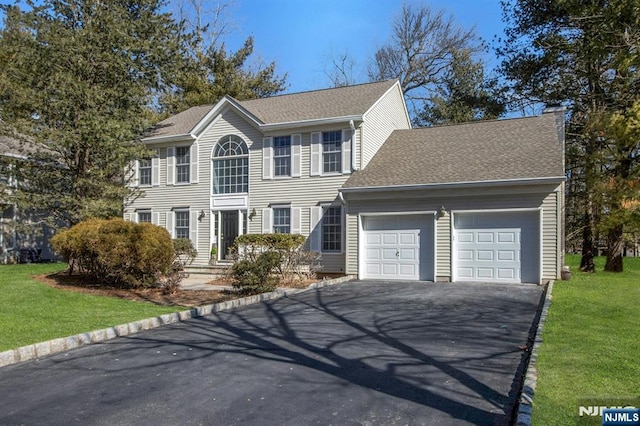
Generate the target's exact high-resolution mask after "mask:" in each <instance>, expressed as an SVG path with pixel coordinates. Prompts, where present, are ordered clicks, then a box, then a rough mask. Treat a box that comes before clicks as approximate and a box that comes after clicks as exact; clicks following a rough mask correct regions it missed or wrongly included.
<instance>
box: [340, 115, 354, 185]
mask: <svg viewBox="0 0 640 426" xmlns="http://www.w3.org/2000/svg"><path fill="white" fill-rule="evenodd" d="M349 127H351V171H354V170H356V126H355V124H353V120H349ZM340 195H341V196H342V194H340Z"/></svg>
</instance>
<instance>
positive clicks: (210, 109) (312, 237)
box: [124, 80, 564, 283]
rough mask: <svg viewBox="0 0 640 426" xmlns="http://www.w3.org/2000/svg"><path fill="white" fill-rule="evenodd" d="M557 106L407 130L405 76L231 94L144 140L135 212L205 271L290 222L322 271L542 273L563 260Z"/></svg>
mask: <svg viewBox="0 0 640 426" xmlns="http://www.w3.org/2000/svg"><path fill="white" fill-rule="evenodd" d="M561 116H562V112H561V111H560V112H556V113H550V114H543V115H542V116H540V117H530V118H521V119H509V120H498V121H489V122H480V123H469V124H462V125H456V126H443V127H436V128H426V129H411V124H410V120H409V116H408V113H407V108H406V105H405V103H404V98H403V93H402V90H401V87H400V85H399V83H398V81H396V80H393V81H385V82H378V83H370V84H363V85H357V86H349V87H341V88H333V89H326V90H318V91H312V92H304V93H294V94H288V95H281V96H274V97H270V98H263V99H255V100H249V101H237V100H235V99H233V98H232V97H228V96H227V97H224V98H223V99H222V100H221V101H220V102H218V103H217V104H216V105H208V106H199V107H194V108H191V109H188V110H186V111H184V112H182V113H179V114H177V115H175V116H173V117H170V118H168V119H167V120H164V121H162V122H160V123H158V125H156V126H155V127H154V128H153V129H152V130H151V131H150V133H149V134H148V135H147V136H146V137H145V138H144V139H142V142H143V143H144V144H146V145H147V146H148V147H149V148H150V149H151V150H152V151H153V152H155V155H154V156H153V157H152V158H149V159H146V160H140V161H138V162H137V164H136V165H135V168H134V169H135V178H134V179H133V184H134V185H136V186H137V187H138V189H139V190H140V191H141V192H142V196H140V197H137V198H135V199H132V200H130V201H129V202H127V203H126V205H125V213H124V214H125V219H129V220H133V221H149V222H153V223H155V224H158V225H161V226H164V227H166V228H167V230H169V232H170V233H171V234H172V236H173V237H175V238H178V237H185V238H190V239H191V240H192V241H193V243H194V245H195V246H196V248H197V250H198V257H197V259H196V261H195V264H201V265H204V264H207V263H209V259H210V256H212V254H211V253H212V250H211V249H212V247H213V248H214V249H215V250H214V251H213V256H214V257H215V258H216V259H217V260H223V259H225V257H226V255H227V253H228V250H229V248H230V247H231V246H232V245H233V241H234V239H235V238H236V237H237V236H238V235H240V234H243V233H271V232H288V233H300V234H302V235H305V236H307V237H308V247H309V248H310V249H311V250H314V251H317V252H320V253H321V255H322V258H321V259H322V260H321V264H322V270H323V271H324V272H336V273H346V274H351V275H356V276H358V277H360V278H371V279H413V280H431V281H433V280H442V281H451V280H453V281H504V282H534V283H540V282H543V281H545V280H549V279H555V278H556V277H557V276H559V272H560V267H561V266H562V252H563V248H562V243H563V242H562V235H563V221H562V217H563V211H562V206H563V185H564V166H563V161H564V160H563V158H564V157H563V151H564V150H563V141H564V139H563V133H564V130H563V128H562V123H563V120H562V117H561Z"/></svg>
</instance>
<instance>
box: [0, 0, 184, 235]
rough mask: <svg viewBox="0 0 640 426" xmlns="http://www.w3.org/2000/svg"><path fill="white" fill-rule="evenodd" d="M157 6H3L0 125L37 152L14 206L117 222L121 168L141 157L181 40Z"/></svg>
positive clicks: (123, 192) (104, 0) (122, 191)
mask: <svg viewBox="0 0 640 426" xmlns="http://www.w3.org/2000/svg"><path fill="white" fill-rule="evenodd" d="M164 6H165V5H164V4H163V2H162V1H160V0H133V1H132V0H44V1H41V2H32V1H28V2H27V3H26V5H23V6H2V11H3V12H4V26H3V28H2V30H1V31H0V120H2V121H3V122H4V124H5V125H10V126H11V127H12V129H13V130H15V131H17V134H19V135H22V136H23V137H24V138H25V139H27V140H28V141H29V143H30V144H32V145H34V146H37V147H38V148H39V149H38V152H37V153H32V154H31V155H30V159H29V161H27V162H24V163H23V164H22V167H21V169H20V170H19V176H18V177H19V179H20V180H21V182H22V185H21V187H20V191H19V198H18V201H19V204H20V206H21V207H22V208H30V207H31V208H37V209H40V210H45V211H48V212H50V213H51V215H52V218H53V219H55V220H56V221H57V222H60V221H63V222H65V223H67V224H74V223H77V222H78V221H80V220H82V219H84V218H87V217H111V216H120V215H121V208H122V200H123V199H124V197H125V196H127V195H130V194H129V189H127V187H126V186H125V185H124V183H125V182H124V180H125V179H126V176H125V173H124V171H125V169H126V167H127V165H128V164H130V162H131V161H132V160H133V159H135V158H140V157H141V156H143V155H144V150H143V149H142V148H141V147H140V145H139V144H137V143H135V140H136V139H137V137H138V135H139V134H141V133H142V131H143V130H144V129H145V128H146V127H148V126H149V125H150V124H151V122H150V119H151V118H152V114H151V113H150V109H149V106H150V105H152V104H153V102H154V99H157V97H158V96H159V94H160V93H162V91H163V90H164V89H165V88H166V87H167V85H168V84H169V83H171V82H172V79H173V78H174V77H175V76H176V75H177V73H178V70H179V69H180V64H181V62H182V58H183V57H184V55H185V53H184V42H185V41H186V38H185V37H184V35H183V32H182V30H181V28H180V26H179V25H178V24H177V23H176V22H174V20H173V18H172V17H171V16H170V15H168V14H166V13H164V12H163V8H164Z"/></svg>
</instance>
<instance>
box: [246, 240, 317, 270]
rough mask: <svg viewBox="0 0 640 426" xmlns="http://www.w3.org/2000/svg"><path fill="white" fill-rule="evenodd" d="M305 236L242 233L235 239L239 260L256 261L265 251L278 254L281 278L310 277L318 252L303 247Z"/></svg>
mask: <svg viewBox="0 0 640 426" xmlns="http://www.w3.org/2000/svg"><path fill="white" fill-rule="evenodd" d="M305 241H306V238H305V237H304V236H302V235H299V234H244V235H240V236H239V237H238V238H236V240H235V247H234V251H235V253H236V256H237V258H238V259H240V260H249V261H256V260H257V258H258V257H259V256H260V255H261V254H262V253H265V252H269V251H274V252H277V253H279V254H280V258H281V261H280V264H279V265H278V266H277V270H278V272H279V273H280V275H281V278H282V279H283V280H292V279H293V278H295V277H297V278H298V279H303V278H305V277H309V278H312V277H313V276H314V275H315V272H316V271H317V270H318V261H319V260H320V254H319V253H315V252H311V251H309V250H306V249H305V248H304V243H305Z"/></svg>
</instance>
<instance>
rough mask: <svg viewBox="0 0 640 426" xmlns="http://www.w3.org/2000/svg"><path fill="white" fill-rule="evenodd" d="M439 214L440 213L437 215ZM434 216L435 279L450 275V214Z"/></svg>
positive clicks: (445, 277) (445, 278)
mask: <svg viewBox="0 0 640 426" xmlns="http://www.w3.org/2000/svg"><path fill="white" fill-rule="evenodd" d="M438 216H440V215H438ZM438 216H436V253H437V257H436V281H438V277H443V280H445V281H446V280H447V278H450V277H451V215H450V214H447V215H445V216H440V217H438Z"/></svg>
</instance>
